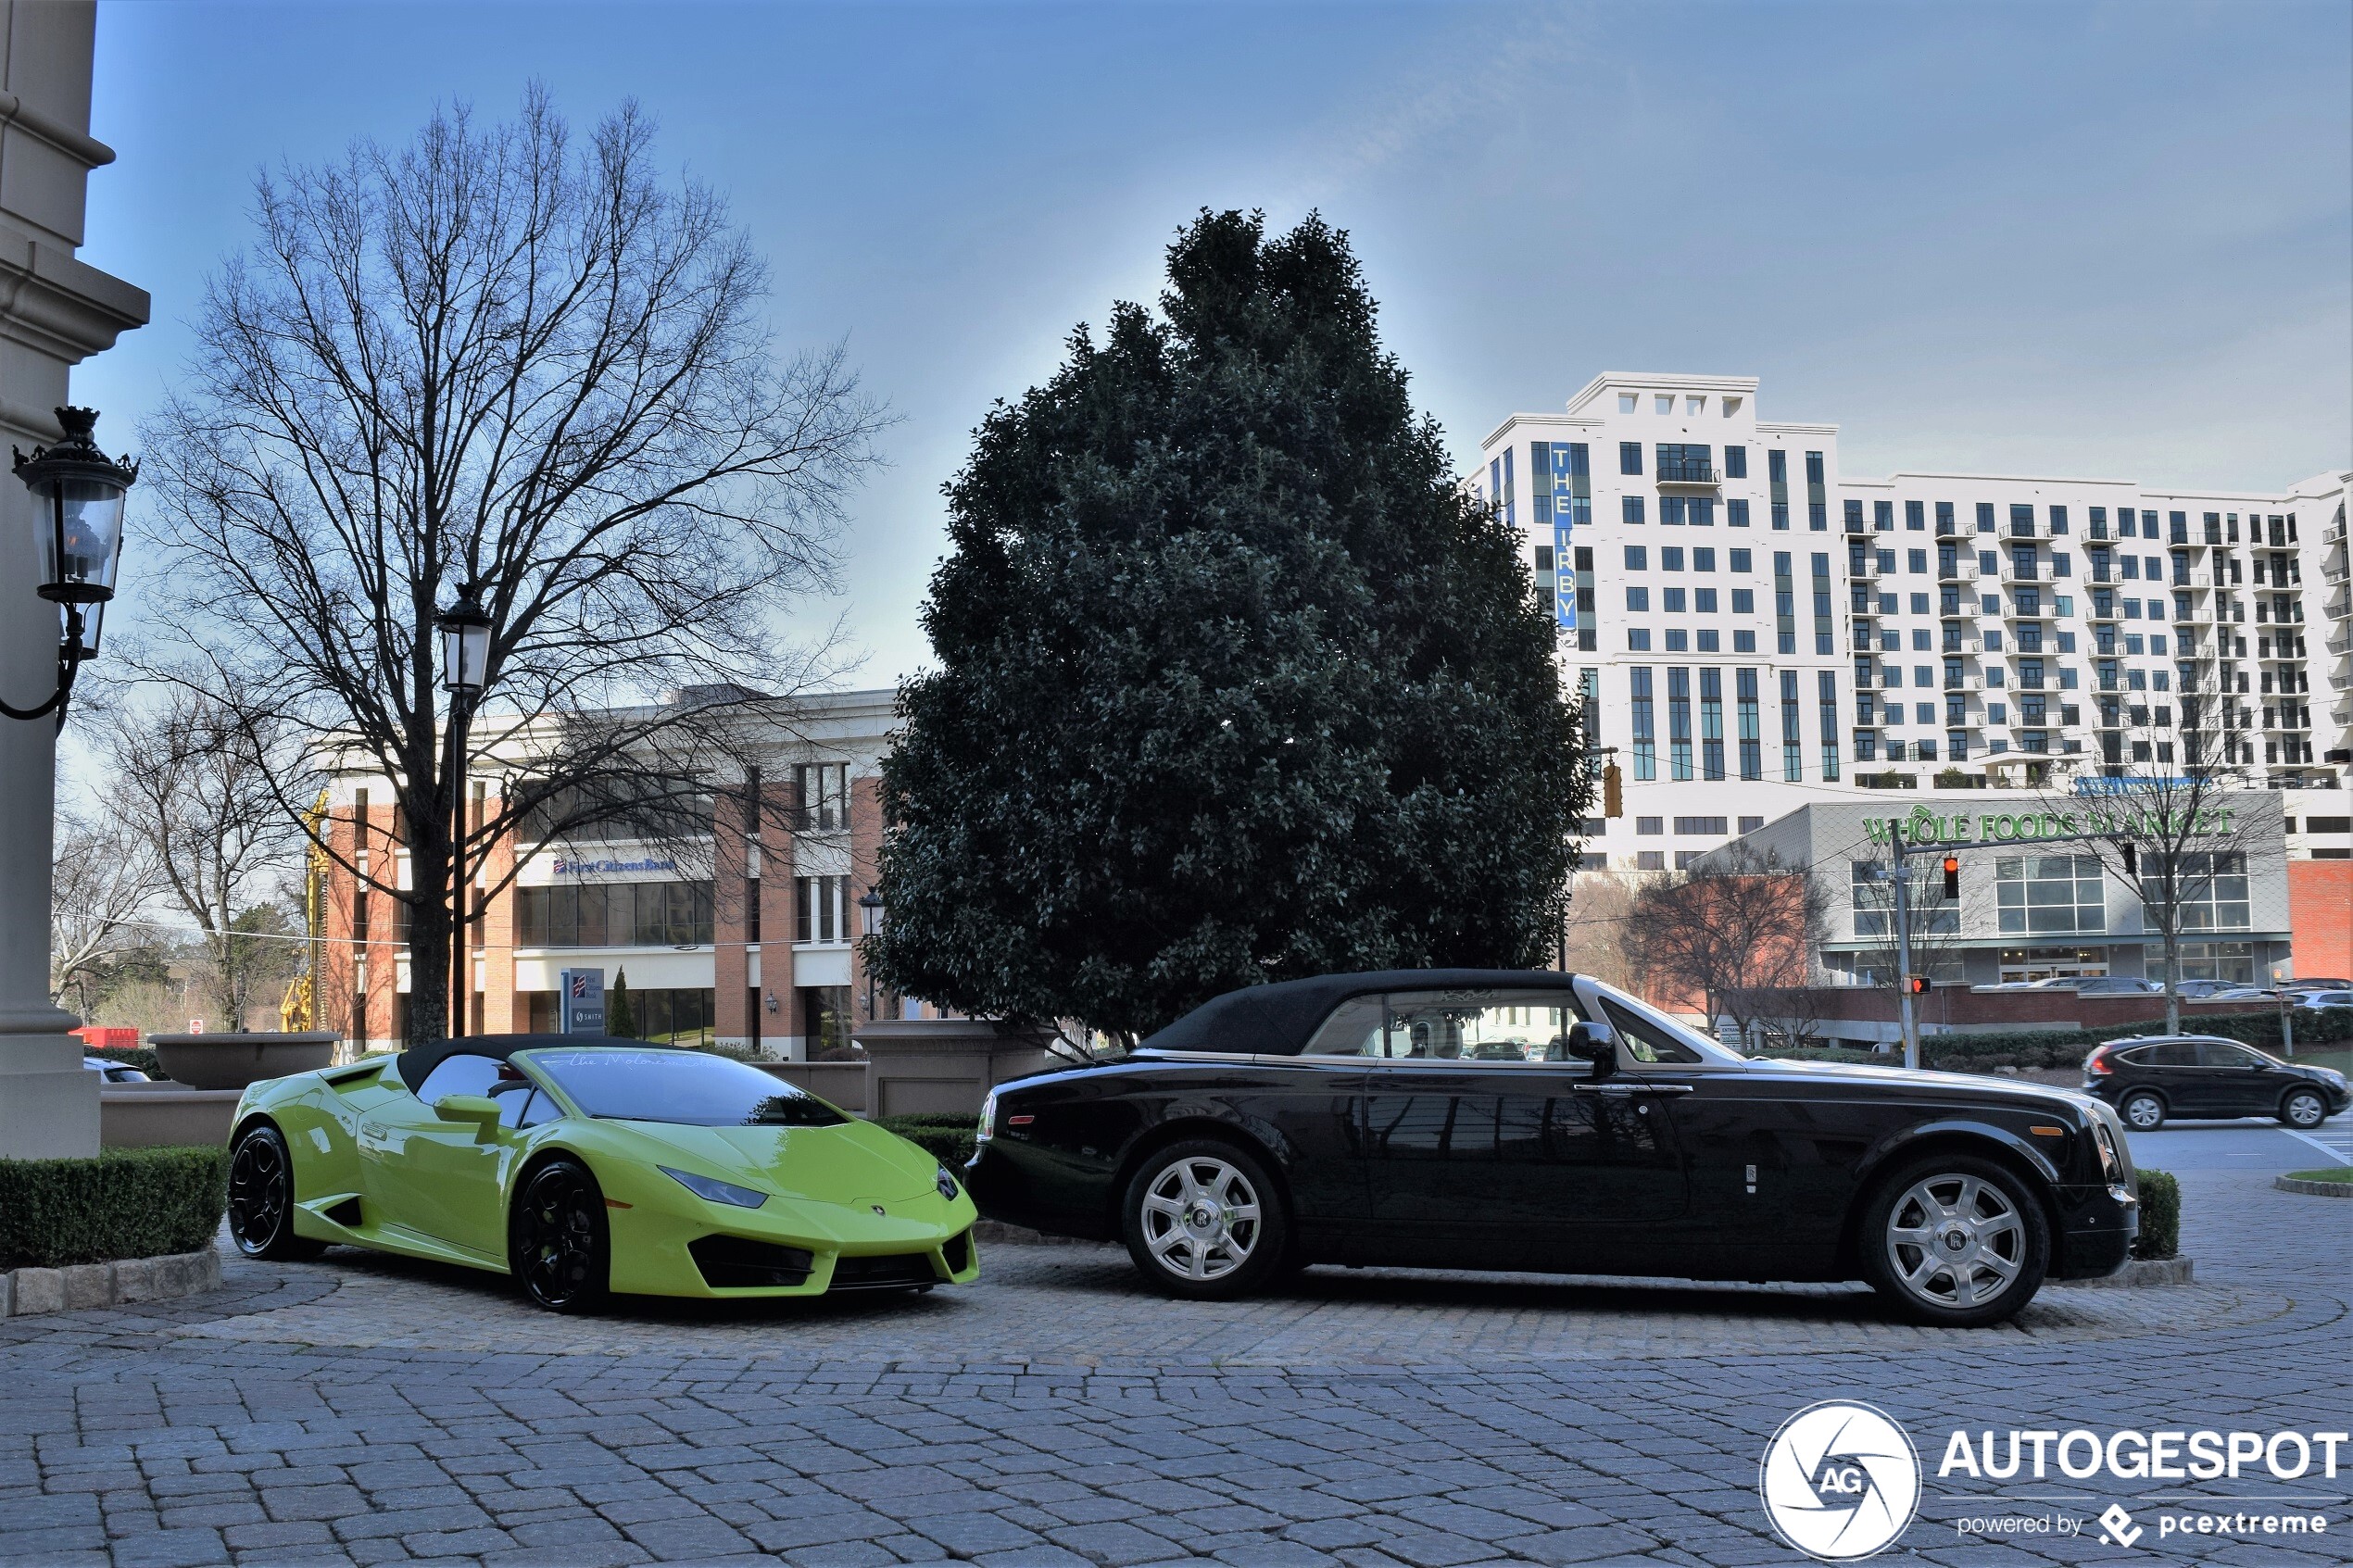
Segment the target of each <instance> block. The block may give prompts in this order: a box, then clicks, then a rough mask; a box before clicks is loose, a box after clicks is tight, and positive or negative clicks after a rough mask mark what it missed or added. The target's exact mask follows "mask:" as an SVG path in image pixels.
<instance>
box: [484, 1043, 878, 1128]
mask: <svg viewBox="0 0 2353 1568" xmlns="http://www.w3.org/2000/svg"><path fill="white" fill-rule="evenodd" d="M523 1060H526V1061H528V1062H530V1064H531V1065H532V1066H534V1067H535V1068H537V1069H538V1070H539V1071H540V1072H542V1073H546V1074H547V1076H548V1077H549V1078H551V1079H553V1080H554V1081H555V1085H556V1087H558V1088H559V1089H561V1090H562V1091H563V1092H564V1094H565V1095H566V1096H567V1097H568V1098H570V1099H571V1100H572V1102H573V1104H574V1105H576V1106H578V1107H579V1108H580V1110H581V1111H582V1113H583V1114H584V1115H588V1116H599V1117H605V1118H608V1119H610V1120H612V1121H617V1122H672V1123H679V1124H681V1125H683V1126H688V1127H832V1126H837V1125H839V1124H840V1123H843V1122H846V1121H848V1120H849V1118H848V1117H846V1116H844V1115H842V1113H841V1112H840V1111H838V1110H835V1109H834V1108H833V1107H832V1106H829V1105H827V1104H825V1103H824V1101H823V1100H820V1099H816V1098H812V1097H811V1096H809V1095H805V1094H803V1093H802V1092H801V1091H800V1090H799V1089H797V1088H794V1087H793V1086H792V1085H790V1084H787V1083H786V1082H784V1081H783V1080H782V1079H780V1078H774V1077H771V1076H770V1075H769V1074H767V1073H762V1072H761V1070H760V1069H759V1068H757V1067H747V1066H745V1065H744V1064H743V1063H742V1062H740V1061H733V1060H729V1059H728V1058H726V1057H724V1056H705V1055H702V1054H701V1053H700V1052H697V1051H631V1050H610V1049H608V1050H544V1051H532V1052H530V1053H528V1054H527V1055H525V1056H524V1057H523Z"/></svg>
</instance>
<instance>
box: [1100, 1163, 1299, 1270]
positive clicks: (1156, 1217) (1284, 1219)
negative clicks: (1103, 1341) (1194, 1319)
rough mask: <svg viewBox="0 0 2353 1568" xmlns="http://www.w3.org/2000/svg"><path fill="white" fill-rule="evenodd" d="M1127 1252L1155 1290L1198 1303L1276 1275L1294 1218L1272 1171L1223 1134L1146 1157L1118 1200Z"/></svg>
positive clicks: (1285, 1253)
mask: <svg viewBox="0 0 2353 1568" xmlns="http://www.w3.org/2000/svg"><path fill="white" fill-rule="evenodd" d="M1120 1220H1121V1229H1122V1231H1123V1232H1124V1233H1125V1235H1126V1241H1127V1255H1128V1257H1129V1258H1131V1259H1133V1260H1134V1261H1135V1264H1136V1267H1137V1269H1138V1271H1139V1272H1140V1273H1142V1274H1143V1276H1144V1277H1145V1278H1146V1279H1148V1280H1150V1281H1151V1284H1152V1286H1153V1287H1154V1288H1155V1289H1158V1290H1160V1291H1162V1292H1164V1294H1166V1295H1170V1296H1178V1297H1183V1298H1186V1299H1189V1300H1194V1301H1223V1300H1230V1299H1232V1298H1236V1297H1239V1296H1248V1295H1250V1294H1252V1292H1254V1291H1256V1290H1258V1289H1260V1288H1261V1287H1262V1286H1265V1284H1266V1283H1267V1282H1268V1281H1269V1280H1271V1279H1273V1278H1274V1277H1275V1275H1276V1274H1277V1273H1279V1272H1280V1271H1281V1270H1282V1269H1283V1267H1284V1265H1285V1263H1286V1261H1287V1255H1288V1254H1289V1253H1290V1215H1289V1212H1288V1211H1287V1210H1285V1208H1284V1206H1283V1197H1282V1193H1281V1190H1280V1189H1279V1188H1278V1187H1277V1185H1276V1181H1275V1177H1274V1175H1273V1174H1272V1173H1270V1172H1268V1171H1267V1169H1266V1167H1265V1165H1263V1164H1261V1163H1260V1162H1259V1160H1257V1158H1256V1157H1255V1156H1253V1155H1252V1154H1251V1153H1249V1152H1248V1151H1246V1150H1244V1149H1243V1148H1239V1146H1237V1145H1234V1144H1230V1143H1227V1142H1225V1141H1224V1140H1223V1139H1219V1138H1193V1139H1189V1140H1187V1141H1186V1142H1184V1143H1178V1144H1171V1145H1170V1146H1169V1147H1168V1148H1164V1149H1160V1150H1157V1151H1155V1152H1154V1153H1153V1154H1151V1156H1150V1157H1149V1158H1147V1159H1146V1160H1144V1162H1143V1164H1142V1165H1140V1166H1139V1167H1138V1168H1137V1171H1136V1174H1135V1176H1134V1178H1133V1179H1132V1180H1130V1181H1129V1182H1128V1184H1127V1191H1126V1196H1125V1198H1124V1199H1123V1200H1122V1202H1121V1204H1120Z"/></svg>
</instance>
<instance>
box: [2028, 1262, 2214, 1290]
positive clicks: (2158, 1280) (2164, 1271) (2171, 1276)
mask: <svg viewBox="0 0 2353 1568" xmlns="http://www.w3.org/2000/svg"><path fill="white" fill-rule="evenodd" d="M2192 1269H2193V1265H2192V1264H2191V1262H2190V1260H2188V1259H2187V1258H2135V1259H2133V1261H2131V1262H2129V1263H2126V1264H2125V1265H2124V1266H2123V1267H2122V1268H2120V1269H2119V1270H2117V1272H2116V1273H2112V1274H2110V1275H2108V1277H2107V1278H2106V1279H2055V1280H2053V1281H2051V1284H2052V1285H2054V1286H2058V1287H2060V1288H2062V1289H2068V1290H2075V1289H2082V1290H2138V1289H2142V1288H2144V1287H2145V1286H2155V1285H2194V1284H2196V1281H2195V1280H2193V1279H2192V1278H2191V1277H2190V1275H2191V1273H2192Z"/></svg>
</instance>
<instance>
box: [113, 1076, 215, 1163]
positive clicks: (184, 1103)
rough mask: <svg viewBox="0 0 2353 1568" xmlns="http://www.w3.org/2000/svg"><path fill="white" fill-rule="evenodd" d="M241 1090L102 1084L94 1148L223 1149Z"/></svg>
mask: <svg viewBox="0 0 2353 1568" xmlns="http://www.w3.org/2000/svg"><path fill="white" fill-rule="evenodd" d="M244 1093H245V1091H244V1090H242V1089H192V1088H189V1087H188V1086H187V1085H184V1084H175V1083H169V1082H158V1083H152V1084H102V1085H99V1086H98V1147H100V1148H185V1147H187V1146H189V1145H192V1144H214V1145H219V1144H224V1143H227V1142H228V1141H229V1124H230V1123H231V1122H233V1121H234V1120H235V1119H236V1114H237V1101H238V1099H239V1098H242V1096H243V1095H244Z"/></svg>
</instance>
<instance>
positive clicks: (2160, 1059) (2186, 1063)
mask: <svg viewBox="0 0 2353 1568" xmlns="http://www.w3.org/2000/svg"><path fill="white" fill-rule="evenodd" d="M2134 1060H2136V1061H2137V1062H2138V1063H2139V1065H2141V1066H2143V1067H2196V1065H2197V1047H2196V1046H2195V1045H2192V1044H2191V1043H2190V1042H2189V1041H2187V1040H2167V1041H2165V1042H2164V1043H2163V1044H2161V1045H2155V1046H2151V1047H2149V1048H2148V1049H2146V1050H2145V1051H2142V1052H2141V1053H2140V1054H2139V1055H2138V1057H2136V1058H2135V1059H2134Z"/></svg>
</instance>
